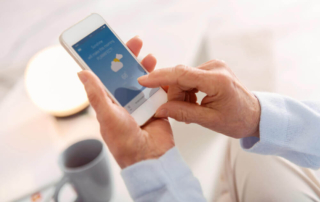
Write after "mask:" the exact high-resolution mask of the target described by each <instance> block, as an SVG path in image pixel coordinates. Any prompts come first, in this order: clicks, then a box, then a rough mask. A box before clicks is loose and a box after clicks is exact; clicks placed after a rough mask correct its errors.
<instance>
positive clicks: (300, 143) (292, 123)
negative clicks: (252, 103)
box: [241, 93, 320, 169]
mask: <svg viewBox="0 0 320 202" xmlns="http://www.w3.org/2000/svg"><path fill="white" fill-rule="evenodd" d="M255 95H256V96H257V98H258V99H259V102H260V105H261V117H260V124H259V132H260V138H256V137H249V138H243V139H241V145H242V147H243V148H244V149H245V150H247V151H249V152H255V153H260V154H266V155H277V156H282V157H284V158H287V159H288V160H290V161H292V162H293V163H295V164H297V165H300V166H303V167H310V168H314V169H317V168H319V167H320V147H319V145H320V138H319V136H320V113H319V109H320V103H316V102H299V101H296V100H294V99H292V98H289V97H285V96H280V95H276V94H271V93H255Z"/></svg>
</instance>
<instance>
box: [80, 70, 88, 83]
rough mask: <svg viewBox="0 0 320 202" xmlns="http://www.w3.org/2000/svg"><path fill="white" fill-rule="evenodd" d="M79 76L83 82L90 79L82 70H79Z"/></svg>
mask: <svg viewBox="0 0 320 202" xmlns="http://www.w3.org/2000/svg"><path fill="white" fill-rule="evenodd" d="M78 77H79V79H80V81H81V82H82V84H85V83H86V82H87V80H88V77H87V76H86V75H85V74H84V73H83V72H82V71H81V72H78Z"/></svg>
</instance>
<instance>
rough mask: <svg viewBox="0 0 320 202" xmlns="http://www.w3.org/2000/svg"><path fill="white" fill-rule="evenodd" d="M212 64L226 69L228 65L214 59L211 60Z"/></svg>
mask: <svg viewBox="0 0 320 202" xmlns="http://www.w3.org/2000/svg"><path fill="white" fill-rule="evenodd" d="M210 63H211V64H212V65H214V66H216V67H225V66H226V63H225V62H224V61H223V60H217V59H213V60H210Z"/></svg>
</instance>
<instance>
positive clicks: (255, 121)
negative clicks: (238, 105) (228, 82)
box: [249, 94, 261, 138]
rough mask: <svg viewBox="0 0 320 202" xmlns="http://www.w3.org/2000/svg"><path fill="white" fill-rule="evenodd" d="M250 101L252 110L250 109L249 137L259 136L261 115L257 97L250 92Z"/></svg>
mask: <svg viewBox="0 0 320 202" xmlns="http://www.w3.org/2000/svg"><path fill="white" fill-rule="evenodd" d="M252 96H253V97H252V103H253V110H252V116H251V117H252V133H251V134H250V135H249V137H258V138H259V137H260V130H259V126H260V116H261V106H260V102H259V100H258V98H257V97H256V96H255V95H254V94H252Z"/></svg>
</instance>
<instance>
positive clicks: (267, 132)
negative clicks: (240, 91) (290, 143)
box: [240, 92, 288, 155]
mask: <svg viewBox="0 0 320 202" xmlns="http://www.w3.org/2000/svg"><path fill="white" fill-rule="evenodd" d="M254 94H255V96H256V97H257V98H258V100H259V102H260V106H261V116H260V125H259V130H260V138H257V137H246V138H242V139H241V140H240V144H241V146H242V148H243V149H244V150H246V151H249V152H254V153H260V154H267V155H274V154H277V152H278V149H277V148H278V147H279V144H280V145H281V143H283V144H284V143H285V142H286V140H285V138H286V130H287V125H288V118H287V117H288V114H287V111H286V106H285V100H284V98H283V97H282V96H280V95H277V94H273V93H261V92H254Z"/></svg>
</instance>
